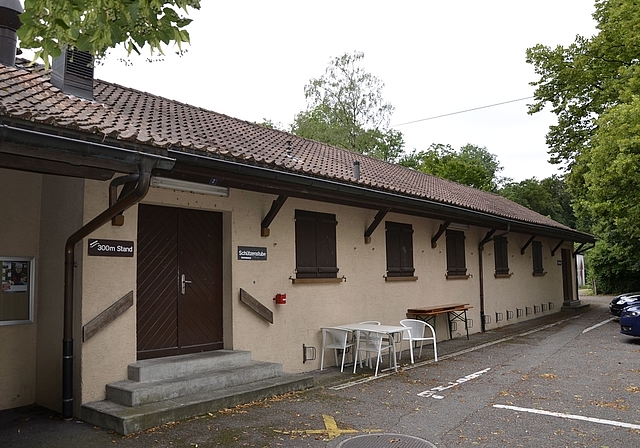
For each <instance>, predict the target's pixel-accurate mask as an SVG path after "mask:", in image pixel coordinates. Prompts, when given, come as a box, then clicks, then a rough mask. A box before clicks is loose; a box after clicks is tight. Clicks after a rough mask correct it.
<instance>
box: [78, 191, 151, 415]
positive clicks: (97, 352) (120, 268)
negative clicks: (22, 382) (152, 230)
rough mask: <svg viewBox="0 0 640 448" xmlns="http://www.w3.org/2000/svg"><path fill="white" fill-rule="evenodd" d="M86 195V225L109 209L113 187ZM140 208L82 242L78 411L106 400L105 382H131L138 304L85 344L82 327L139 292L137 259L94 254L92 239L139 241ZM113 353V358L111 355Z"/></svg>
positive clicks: (89, 192)
mask: <svg viewBox="0 0 640 448" xmlns="http://www.w3.org/2000/svg"><path fill="white" fill-rule="evenodd" d="M84 195H85V198H86V200H85V201H84V223H83V224H87V223H88V222H90V221H91V220H93V219H94V218H95V217H96V216H98V215H99V214H100V213H102V212H103V211H105V210H106V209H107V208H108V207H109V198H108V183H104V182H97V181H87V182H86V183H85V188H84ZM137 210H138V209H137V207H136V206H134V207H132V208H130V209H129V210H126V211H125V212H124V225H123V226H112V225H111V223H110V222H109V223H107V224H105V225H103V226H101V227H100V228H99V229H98V230H96V231H95V232H93V233H91V234H90V235H89V236H88V237H86V238H84V239H83V240H82V242H81V243H78V245H77V250H76V257H77V260H76V261H77V263H78V264H79V265H80V266H82V269H81V271H80V272H81V275H82V289H81V296H80V294H77V295H76V300H75V306H76V310H75V311H76V321H75V325H74V341H75V342H74V344H75V349H76V353H78V354H79V356H78V357H77V359H78V362H77V364H78V365H77V366H76V369H77V373H78V376H77V378H82V384H81V385H76V386H77V387H76V391H75V392H76V397H78V399H77V400H76V403H75V405H76V407H78V409H79V406H80V404H81V403H86V402H90V401H96V400H102V399H104V396H105V384H107V383H109V382H112V381H116V380H120V379H125V378H126V373H127V366H128V365H129V364H131V363H133V362H135V361H136V333H135V328H136V313H135V306H134V307H131V308H129V309H128V310H126V311H125V312H124V313H123V314H122V315H120V316H119V317H118V318H116V319H115V320H114V321H113V322H111V323H110V324H108V325H107V326H105V327H104V328H103V329H102V330H101V331H99V332H98V333H96V334H95V336H93V337H91V338H90V339H88V340H86V341H83V333H82V328H83V326H84V325H86V324H87V323H89V322H90V321H91V320H92V319H94V318H95V317H96V316H98V315H99V314H100V313H101V312H103V311H105V310H106V309H107V308H109V306H111V305H113V304H114V303H115V302H117V301H118V299H120V298H122V297H123V296H125V295H126V294H127V293H128V292H130V291H133V293H134V298H135V290H136V287H135V285H136V258H135V250H134V257H112V256H89V255H88V241H89V239H92V238H97V239H110V240H122V241H136V238H137V221H138V214H137ZM106 353H108V354H109V355H108V356H105V354H106Z"/></svg>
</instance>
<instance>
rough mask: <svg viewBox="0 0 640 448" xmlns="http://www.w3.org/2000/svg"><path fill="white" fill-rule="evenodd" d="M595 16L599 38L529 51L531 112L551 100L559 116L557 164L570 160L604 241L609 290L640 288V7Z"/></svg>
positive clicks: (581, 199)
mask: <svg viewBox="0 0 640 448" xmlns="http://www.w3.org/2000/svg"><path fill="white" fill-rule="evenodd" d="M593 17H594V19H595V20H596V21H597V29H598V32H597V34H596V35H594V36H593V37H591V38H585V37H581V36H578V37H576V39H575V42H574V43H573V44H571V45H570V46H568V47H566V48H565V47H562V46H558V47H556V48H555V49H551V48H549V47H545V46H542V45H538V46H536V47H533V48H530V49H528V50H527V61H528V62H529V63H531V64H533V65H534V68H535V71H536V73H537V74H538V75H539V79H538V80H537V81H536V82H534V83H532V84H533V85H534V86H535V87H536V90H535V99H536V101H535V103H534V104H533V105H531V106H530V110H529V111H530V113H536V112H538V111H539V110H542V109H543V108H544V107H545V106H546V104H547V103H549V104H551V106H552V109H551V110H552V111H553V112H554V113H555V114H556V115H557V117H558V124H557V125H556V126H552V127H551V128H550V131H549V133H548V134H547V143H548V144H549V146H550V148H551V149H550V154H551V156H552V157H551V160H552V161H553V162H566V163H567V166H568V169H569V171H570V172H569V174H568V175H567V177H566V179H567V183H568V185H569V186H570V189H571V193H572V195H573V196H574V198H575V204H576V207H575V212H576V216H577V218H578V220H579V222H580V223H581V225H585V226H588V228H585V230H588V231H591V232H593V233H594V234H595V235H596V236H597V237H598V243H597V245H596V247H595V248H594V249H593V250H592V251H590V252H588V253H587V263H589V264H590V270H591V272H592V275H593V276H594V277H595V280H596V281H597V283H598V287H599V291H601V292H605V293H607V292H614V291H620V290H624V289H627V288H633V289H636V288H640V275H639V274H640V252H639V251H638V249H640V244H639V243H638V241H640V240H639V239H638V236H640V227H639V225H638V223H639V222H640V221H639V220H638V218H640V214H639V213H638V204H640V188H638V187H640V185H638V184H637V182H636V181H635V180H636V178H637V177H638V170H639V167H640V158H639V157H637V153H638V152H640V144H639V141H640V127H639V126H638V118H637V117H638V114H639V113H640V107H639V101H640V100H639V99H638V98H639V95H640V76H639V75H640V33H639V32H638V31H639V25H638V24H639V23H640V8H639V7H638V5H637V2H636V1H634V0H598V1H596V3H595V12H594V14H593Z"/></svg>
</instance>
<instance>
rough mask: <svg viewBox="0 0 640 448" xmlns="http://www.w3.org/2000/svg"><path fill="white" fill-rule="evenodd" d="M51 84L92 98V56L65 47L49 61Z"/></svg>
mask: <svg viewBox="0 0 640 448" xmlns="http://www.w3.org/2000/svg"><path fill="white" fill-rule="evenodd" d="M0 1H2V0H0ZM51 84H53V85H54V86H56V87H57V88H59V89H60V90H62V91H63V92H64V93H67V94H69V95H75V96H77V97H80V98H86V99H88V100H92V99H93V57H92V56H91V54H89V53H88V52H86V51H79V50H77V49H75V48H69V47H67V48H65V49H63V50H62V54H61V55H60V56H58V57H57V58H55V59H54V60H53V62H52V63H51Z"/></svg>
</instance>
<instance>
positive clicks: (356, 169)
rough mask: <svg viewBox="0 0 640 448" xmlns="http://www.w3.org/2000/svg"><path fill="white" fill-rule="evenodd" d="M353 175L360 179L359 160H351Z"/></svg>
mask: <svg viewBox="0 0 640 448" xmlns="http://www.w3.org/2000/svg"><path fill="white" fill-rule="evenodd" d="M353 177H355V178H356V180H360V162H359V161H357V160H354V161H353Z"/></svg>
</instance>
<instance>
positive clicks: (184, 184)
mask: <svg viewBox="0 0 640 448" xmlns="http://www.w3.org/2000/svg"><path fill="white" fill-rule="evenodd" d="M151 186H152V187H160V188H169V189H172V190H180V191H190V192H192V193H201V194H210V195H214V196H222V197H227V196H229V189H228V188H225V187H219V186H217V185H209V184H199V183H197V182H189V181H186V180H181V179H171V178H169V177H158V176H153V177H152V178H151Z"/></svg>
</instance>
